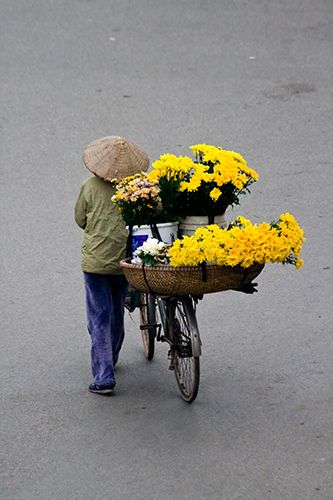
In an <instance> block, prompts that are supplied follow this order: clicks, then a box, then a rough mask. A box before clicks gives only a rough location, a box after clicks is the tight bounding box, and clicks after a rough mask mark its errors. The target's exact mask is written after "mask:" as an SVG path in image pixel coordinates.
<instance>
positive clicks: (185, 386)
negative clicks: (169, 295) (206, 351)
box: [172, 297, 201, 403]
mask: <svg viewBox="0 0 333 500" xmlns="http://www.w3.org/2000/svg"><path fill="white" fill-rule="evenodd" d="M172 325H173V328H172V330H173V332H172V337H173V368H174V373H175V377H176V381H177V385H178V388H179V391H180V394H181V396H182V398H183V399H184V400H185V401H186V402H187V403H192V401H194V400H195V398H196V397H197V394H198V390H199V382H200V361H199V356H200V351H201V349H200V337H199V330H198V325H197V320H196V316H195V311H194V309H193V304H192V300H191V298H190V297H181V298H179V299H178V300H177V301H176V302H175V304H174V314H173V322H172Z"/></svg>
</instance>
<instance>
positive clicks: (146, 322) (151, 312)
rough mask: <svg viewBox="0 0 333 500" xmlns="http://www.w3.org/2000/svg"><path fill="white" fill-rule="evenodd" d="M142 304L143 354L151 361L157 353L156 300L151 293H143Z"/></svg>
mask: <svg viewBox="0 0 333 500" xmlns="http://www.w3.org/2000/svg"><path fill="white" fill-rule="evenodd" d="M140 303H141V304H140V330H141V336H142V342H143V352H144V355H145V356H146V358H147V359H148V360H149V361H150V360H152V359H153V357H154V351H155V337H156V306H155V298H154V297H153V296H152V295H151V294H150V293H141V300H140Z"/></svg>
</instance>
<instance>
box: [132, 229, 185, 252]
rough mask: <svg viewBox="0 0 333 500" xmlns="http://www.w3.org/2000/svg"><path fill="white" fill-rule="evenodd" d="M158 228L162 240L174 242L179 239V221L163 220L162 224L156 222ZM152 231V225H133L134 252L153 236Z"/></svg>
mask: <svg viewBox="0 0 333 500" xmlns="http://www.w3.org/2000/svg"><path fill="white" fill-rule="evenodd" d="M156 226H157V229H158V231H159V233H160V236H161V240H162V241H164V243H169V244H171V243H173V242H174V241H175V240H176V239H177V232H178V222H163V223H161V224H156ZM152 237H153V235H152V232H151V229H150V226H145V225H144V226H134V227H133V239H132V251H133V252H134V251H135V250H136V249H137V248H138V247H140V246H141V245H142V244H143V243H144V242H145V241H146V240H147V239H148V238H152Z"/></svg>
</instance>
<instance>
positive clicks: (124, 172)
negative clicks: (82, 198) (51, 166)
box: [83, 136, 149, 181]
mask: <svg viewBox="0 0 333 500" xmlns="http://www.w3.org/2000/svg"><path fill="white" fill-rule="evenodd" d="M83 162H84V164H85V166H86V167H87V169H88V170H89V171H90V172H92V173H93V174H96V175H97V176H98V177H100V178H102V179H104V180H108V181H111V180H113V179H122V178H124V177H128V176H129V175H133V174H136V173H138V172H146V171H147V170H148V166H149V158H148V156H147V154H146V153H145V151H143V149H142V148H141V147H140V146H138V145H137V144H135V143H134V142H132V141H129V140H128V139H125V138H124V137H119V136H107V137H102V138H100V139H96V140H94V141H92V142H91V143H90V144H88V146H87V147H86V149H85V150H84V153H83Z"/></svg>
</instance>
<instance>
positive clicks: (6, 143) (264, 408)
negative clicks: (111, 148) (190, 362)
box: [0, 0, 333, 500]
mask: <svg viewBox="0 0 333 500" xmlns="http://www.w3.org/2000/svg"><path fill="white" fill-rule="evenodd" d="M0 8H1V16H0V27H1V46H2V51H1V55H0V57H1V82H2V85H1V90H0V92H1V103H2V108H1V198H0V203H1V221H2V233H1V257H2V269H1V274H2V276H1V284H2V285H1V308H2V313H1V315H2V327H1V330H2V336H1V342H2V348H1V351H0V356H1V386H2V390H1V393H2V406H1V428H2V445H1V454H2V455H3V461H4V465H3V468H2V471H3V478H2V482H1V484H2V486H1V495H0V496H1V500H30V499H31V500H32V499H33V500H39V499H40V500H45V499H50V500H63V499H68V500H74V499H75V500H76V499H78V500H81V499H84V500H104V499H105V500H108V499H111V500H132V499H138V500H143V499H145V500H155V499H159V500H169V499H177V500H178V499H179V500H183V499H184V500H185V499H186V500H190V499H191V500H199V499H200V500H202V499H216V500H221V499H222V500H236V499H237V500H261V499H263V500H266V499H269V500H282V499H283V500H284V499H291V500H314V499H315V500H317V499H318V500H329V499H330V500H332V499H333V435H332V420H333V419H332V413H333V397H332V388H333V363H332V355H333V343H332V312H331V309H330V306H331V305H332V304H331V301H332V264H331V253H332V240H333V236H332V223H331V214H332V195H331V191H332V189H331V186H332V183H333V178H332V157H333V144H332V111H333V109H332V108H333V93H332V77H333V71H332V53H333V52H332V44H333V3H332V1H331V0H317V1H316V2H312V1H311V0H278V1H275V2H270V1H269V0H252V1H251V2H246V1H244V0H238V1H233V2H230V1H227V0H206V1H202V0H193V1H190V0H181V1H177V0H168V2H163V1H156V0H141V1H140V2H134V1H131V0H122V1H120V0H118V1H112V2H111V1H107V0H95V1H93V0H72V1H71V2H66V1H65V0H58V1H52V0H35V1H32V0H30V1H29V0H26V1H23V0H18V1H16V2H12V1H10V0H0ZM108 134H119V135H125V136H127V137H129V138H132V139H133V140H135V141H136V142H137V143H139V144H141V145H142V146H143V147H144V148H145V149H146V150H147V151H148V153H149V156H150V158H151V159H152V160H154V159H156V158H157V157H158V156H159V155H160V154H161V153H164V152H173V153H175V154H188V153H189V151H188V149H187V147H188V146H189V145H191V144H194V143H197V142H207V143H211V144H216V145H221V146H223V147H225V148H230V149H234V150H236V151H239V152H241V153H242V154H243V155H244V156H245V157H246V158H247V160H248V162H249V164H250V165H251V166H253V167H254V168H256V169H257V170H258V171H259V172H260V174H261V179H260V182H259V183H258V184H257V185H256V186H255V187H253V189H252V193H251V195H250V196H248V197H247V198H244V199H243V200H242V205H241V207H239V208H237V209H235V210H234V212H233V213H229V220H230V219H231V218H234V217H235V216H236V215H237V214H239V213H242V214H243V215H245V216H248V217H251V218H252V219H253V220H257V221H259V220H265V219H266V220H271V219H273V218H275V217H277V216H278V215H280V213H282V212H283V211H286V210H289V211H290V212H292V213H293V214H294V215H295V216H296V217H297V219H298V220H299V222H300V223H301V225H302V226H304V228H305V231H306V236H307V243H306V245H305V246H304V252H303V256H304V258H305V266H304V268H303V270H302V271H299V272H297V271H295V270H293V269H291V268H287V267H283V266H274V265H271V266H267V267H266V269H265V270H264V272H263V273H262V275H261V277H260V280H259V289H260V293H258V294H256V295H255V296H245V295H244V296H243V295H241V294H237V293H235V292H226V293H223V294H214V295H211V296H206V297H205V299H204V301H203V302H202V303H200V307H199V311H198V316H199V324H200V327H201V332H202V338H203V356H202V379H201V387H200V393H199V396H198V399H197V400H196V402H195V403H194V404H193V405H187V404H185V403H184V402H183V401H182V400H181V399H180V398H179V396H178V394H177V390H176V386H175V381H174V379H173V375H172V374H171V373H169V372H168V370H167V366H168V365H167V360H166V348H165V346H164V345H161V346H160V345H159V346H158V350H157V355H156V359H155V360H154V361H153V362H152V363H151V364H149V363H148V362H145V361H144V359H143V355H142V350H141V346H140V339H139V335H138V331H137V326H136V319H135V318H133V319H132V318H131V317H129V316H128V317H127V319H126V324H127V340H126V345H125V347H124V351H123V357H122V359H121V362H120V365H119V368H118V371H117V380H118V390H117V393H116V395H115V396H114V397H112V398H108V399H106V398H100V397H98V396H95V395H92V394H89V393H88V391H87V386H88V384H89V382H90V368H89V339H88V336H87V333H86V330H85V311H84V301H83V287H82V278H81V272H80V266H79V253H80V243H81V237H82V234H81V232H80V231H79V229H77V228H76V227H75V225H74V223H73V205H74V202H75V199H76V196H77V193H78V188H79V185H80V183H81V181H82V180H83V179H84V178H85V177H86V175H87V172H86V171H85V169H84V167H83V164H82V162H81V154H82V150H83V148H84V146H85V145H86V143H87V142H89V141H90V140H92V139H94V138H96V137H99V136H101V135H108Z"/></svg>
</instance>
